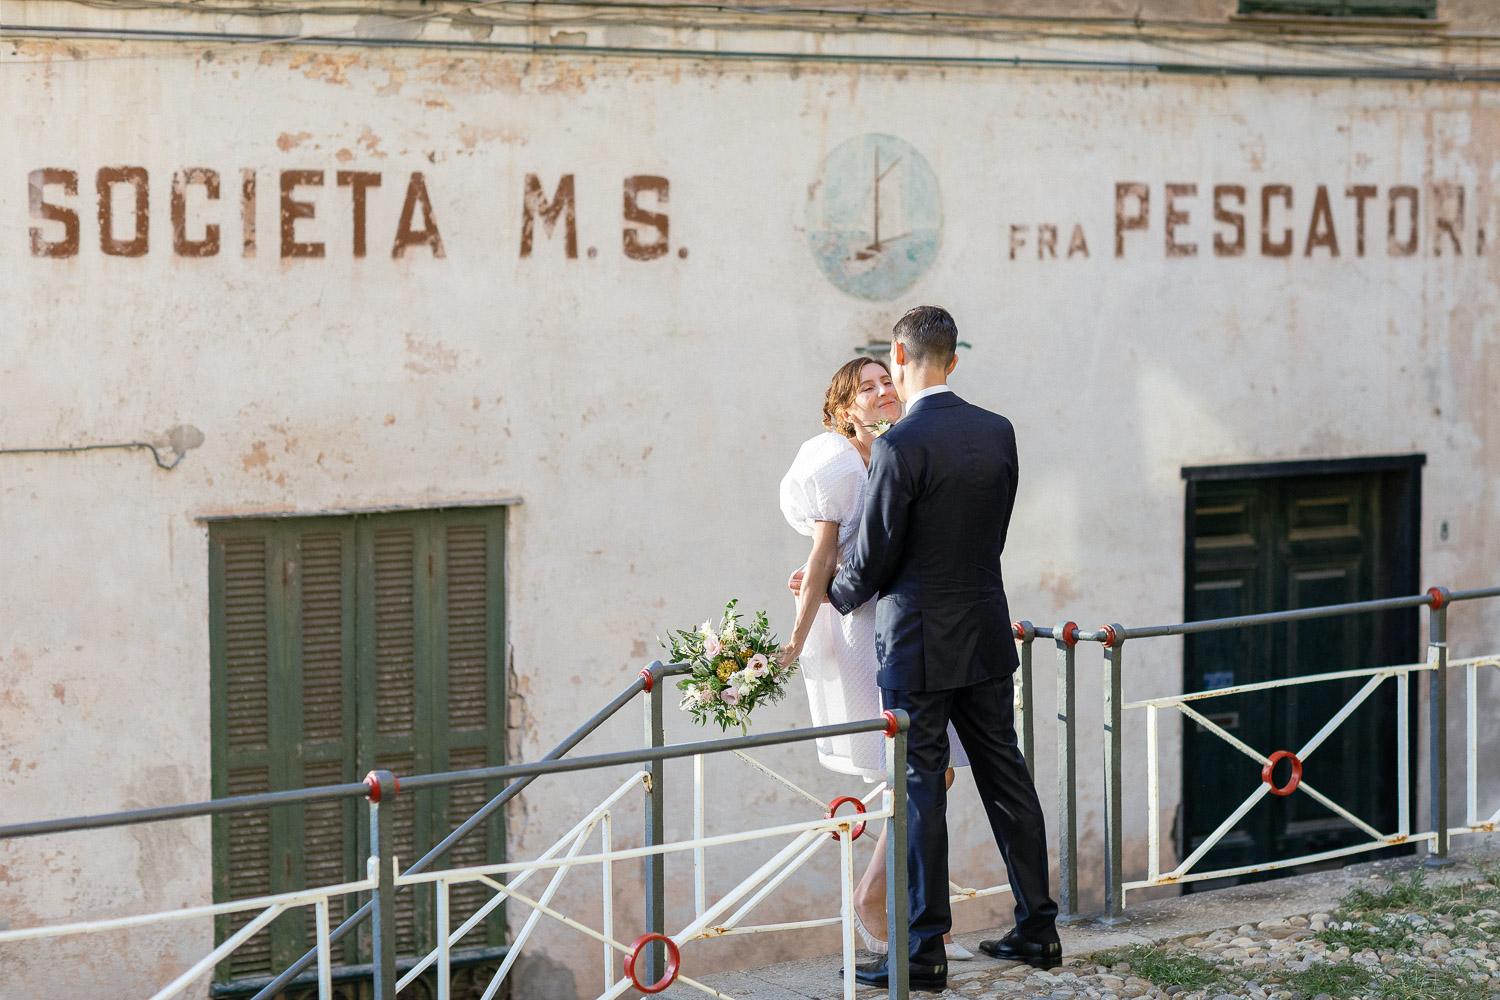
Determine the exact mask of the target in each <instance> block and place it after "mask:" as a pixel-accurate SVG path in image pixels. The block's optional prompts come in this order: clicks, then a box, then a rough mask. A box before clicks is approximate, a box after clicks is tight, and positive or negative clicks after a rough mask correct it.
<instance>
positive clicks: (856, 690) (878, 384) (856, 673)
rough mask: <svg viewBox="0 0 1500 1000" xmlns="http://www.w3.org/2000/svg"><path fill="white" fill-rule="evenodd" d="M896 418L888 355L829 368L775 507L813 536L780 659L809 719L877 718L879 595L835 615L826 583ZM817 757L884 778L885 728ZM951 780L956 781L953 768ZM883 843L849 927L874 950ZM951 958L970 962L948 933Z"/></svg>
mask: <svg viewBox="0 0 1500 1000" xmlns="http://www.w3.org/2000/svg"><path fill="white" fill-rule="evenodd" d="M900 419H901V400H900V399H899V398H898V397H897V395H896V388H895V386H894V385H893V384H892V383H891V373H890V369H889V368H887V367H886V364H885V362H884V361H879V360H876V359H874V358H856V359H855V360H853V361H850V362H848V363H847V364H845V365H844V366H843V367H841V368H840V369H839V370H838V371H836V372H834V374H833V380H832V381H831V382H829V384H828V391H827V392H825V393H824V395H823V426H824V427H826V428H828V433H826V434H819V435H818V436H817V437H815V438H813V439H812V440H810V441H807V442H806V443H804V444H803V445H802V447H801V448H800V449H799V450H798V451H797V457H796V459H795V460H794V461H793V462H792V467H791V469H790V470H788V472H787V474H786V477H785V478H784V479H782V481H781V511H782V513H783V514H785V515H786V519H787V521H789V522H790V523H791V525H792V527H793V528H795V529H797V531H799V532H801V533H802V534H804V535H808V536H810V537H811V538H812V554H811V555H810V556H808V559H807V566H806V568H805V575H804V577H803V580H802V588H801V592H800V593H799V595H798V597H797V623H796V626H795V627H794V628H793V630H792V641H791V642H790V643H788V644H787V646H786V647H784V649H783V651H782V659H783V662H787V663H790V662H791V661H792V660H796V659H800V660H801V661H802V662H801V670H802V677H803V679H804V680H805V681H806V682H807V697H808V701H809V702H811V706H812V717H813V725H815V726H827V725H833V724H836V723H840V722H849V721H853V720H857V719H870V718H874V717H876V716H878V715H879V714H880V688H879V686H878V685H877V684H876V683H875V673H876V669H877V666H878V665H877V662H876V658H875V601H874V600H871V601H870V602H869V603H867V604H865V605H863V606H861V607H859V608H856V609H855V610H854V612H853V613H852V614H849V615H847V616H841V615H839V614H838V613H837V612H836V611H834V610H833V607H832V606H831V605H828V604H825V603H824V600H823V599H824V597H825V596H826V595H827V593H828V584H829V583H830V582H831V581H832V580H833V577H834V574H835V573H836V572H837V570H838V567H839V564H840V563H842V562H843V561H844V560H845V559H846V558H848V556H849V555H850V553H851V552H852V551H853V549H854V542H855V536H856V535H857V534H858V532H859V521H860V516H861V514H862V513H863V511H864V495H865V476H866V473H867V469H868V466H869V463H870V444H871V443H872V442H873V441H874V440H875V438H876V437H878V436H879V435H880V434H881V433H882V432H883V431H884V429H885V426H887V425H889V424H894V423H895V422H896V421H898V420H900ZM948 742H949V746H951V747H952V751H951V755H952V759H951V763H952V764H953V765H955V766H957V767H964V766H967V765H968V763H969V761H968V758H967V757H966V756H965V755H964V752H963V748H962V745H961V744H960V742H959V740H958V739H957V738H956V736H954V734H953V733H952V731H951V727H950V731H949V741H948ZM817 749H818V762H819V763H820V764H822V765H823V766H824V767H826V768H828V769H829V770H832V771H837V772H839V773H840V774H850V775H856V776H859V777H862V778H864V779H865V780H866V781H869V782H875V781H882V780H884V778H885V738H884V736H883V735H882V734H881V733H878V732H874V733H859V734H857V735H854V736H838V737H834V738H832V739H822V740H819V741H818V743H817ZM947 782H948V785H949V786H950V787H951V786H952V784H953V768H952V767H949V768H948V774H947ZM885 839H886V832H885V830H884V829H882V830H881V834H880V842H879V843H878V844H876V846H875V856H874V857H873V858H871V859H870V865H869V867H868V868H866V869H865V873H864V876H863V877H862V878H861V879H860V882H859V886H858V888H856V889H855V892H854V925H855V928H856V929H857V930H858V931H859V934H860V937H862V938H863V939H864V942H865V946H866V947H867V948H869V949H870V950H871V951H874V952H877V953H880V954H884V953H885V952H886V951H887V945H886V942H885V940H884V937H885ZM944 941H945V942H947V950H948V957H949V958H950V959H955V960H967V959H971V958H973V957H974V956H973V954H972V953H971V952H969V951H968V950H967V949H965V948H964V947H963V946H962V945H959V944H955V943H954V942H953V939H952V936H951V935H949V936H946V937H945V938H944Z"/></svg>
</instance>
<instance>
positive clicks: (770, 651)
mask: <svg viewBox="0 0 1500 1000" xmlns="http://www.w3.org/2000/svg"><path fill="white" fill-rule="evenodd" d="M737 603H739V602H738V601H730V602H729V603H728V604H726V605H725V606H724V617H723V619H722V620H720V622H719V624H718V625H717V627H716V626H715V625H714V622H713V619H709V620H708V621H706V622H704V623H703V624H702V625H699V626H698V628H697V629H696V630H694V631H692V632H686V631H679V632H669V633H667V639H666V640H662V643H661V644H662V646H664V647H665V648H666V649H667V650H669V651H670V652H671V654H672V661H673V662H674V663H687V664H691V665H692V668H693V672H692V673H691V674H689V675H688V676H686V677H684V678H683V679H682V680H680V681H678V682H677V689H678V690H679V691H681V692H683V695H682V702H681V704H680V705H679V706H678V707H679V708H681V709H682V710H683V711H684V712H691V713H692V715H693V721H694V722H696V723H698V725H700V726H706V725H708V724H709V723H710V722H714V723H717V724H718V726H719V728H720V729H724V730H727V729H728V728H729V727H730V726H731V725H735V726H739V727H740V730H741V731H742V732H749V731H750V712H751V711H752V710H753V709H754V708H755V706H756V705H760V704H771V703H774V702H777V701H780V700H781V698H782V696H783V695H785V694H786V685H787V681H788V680H790V678H791V676H792V674H793V673H794V672H795V671H796V669H797V664H795V663H792V664H789V665H787V666H782V665H781V664H780V663H779V662H777V659H776V653H777V650H778V649H779V648H780V647H778V646H777V644H776V637H775V636H774V635H772V634H771V623H770V622H769V621H767V619H766V613H765V612H764V611H760V612H757V613H756V615H755V620H754V621H753V622H751V623H750V625H748V626H746V625H741V624H740V616H739V615H738V614H737V613H736V612H735V610H734V606H735V605H736V604H737Z"/></svg>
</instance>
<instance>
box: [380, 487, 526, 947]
mask: <svg viewBox="0 0 1500 1000" xmlns="http://www.w3.org/2000/svg"><path fill="white" fill-rule="evenodd" d="M503 518H504V512H503V510H500V509H495V510H486V511H477V512H470V511H461V512H439V511H432V512H422V513H412V514H393V515H382V516H375V517H371V518H369V519H368V520H366V521H362V522H361V525H360V533H359V539H360V541H359V546H360V551H361V553H362V554H361V560H362V563H361V566H362V572H361V580H362V581H363V582H362V584H361V588H362V596H361V606H362V607H368V609H369V610H368V613H367V614H368V618H367V619H364V618H362V621H366V620H367V621H368V623H369V624H368V627H363V626H362V630H361V634H362V637H363V636H368V643H367V644H363V643H362V645H361V653H360V657H361V677H362V678H367V679H368V681H367V683H364V684H363V685H362V691H363V692H365V693H362V695H361V699H362V700H361V709H362V716H361V718H362V726H363V729H364V732H363V736H362V740H363V742H362V746H364V747H366V748H368V749H367V750H366V751H364V752H363V753H362V759H366V760H373V761H374V762H375V764H374V765H372V766H376V765H378V766H380V767H384V768H386V769H388V770H391V771H394V772H396V773H397V774H398V775H404V774H426V773H431V772H434V771H444V770H461V769H466V768H472V767H484V766H486V765H489V764H497V763H503V761H504V674H503V669H502V655H503V649H504V635H503V626H504V620H505V618H504V606H503V584H504V548H503V545H504V541H503V539H504V520H503ZM366 719H367V720H369V721H368V724H365V723H364V722H363V720H366ZM498 791H499V786H496V785H491V786H488V787H486V786H480V785H474V786H466V787H461V788H454V789H448V790H428V791H423V792H418V793H409V794H405V795H402V796H400V797H398V799H397V807H396V816H395V827H396V830H395V834H396V847H395V850H396V855H397V857H398V859H399V860H400V861H401V864H402V867H403V868H405V867H407V866H409V865H410V864H411V863H412V862H414V861H416V860H417V858H418V857H420V856H421V855H424V854H426V853H427V851H429V850H431V849H432V847H433V846H435V845H436V844H437V843H439V842H440V841H441V840H442V839H443V838H444V837H446V836H447V835H448V833H449V832H451V831H452V830H453V828H455V827H456V826H458V825H459V824H460V823H462V822H463V821H464V820H466V819H467V818H468V817H469V816H471V815H473V813H474V812H475V811H476V810H478V809H479V808H480V807H481V806H483V805H484V803H485V802H487V801H489V798H490V797H491V796H492V795H494V794H496V793H497V792H498ZM503 823H504V819H503V816H501V815H496V816H493V817H491V818H490V819H489V820H488V821H487V822H486V823H485V825H484V828H483V829H481V830H478V831H475V832H474V833H473V834H471V835H470V836H469V837H468V838H466V839H465V840H464V841H463V842H461V843H460V844H459V845H458V847H456V848H455V849H454V850H453V851H451V852H450V855H451V857H449V858H445V859H444V860H443V861H442V862H440V864H441V865H442V866H443V867H451V866H456V865H471V864H478V863H482V862H485V861H498V860H502V859H503V857H504V825H503ZM492 895H493V893H491V892H490V891H487V890H485V889H483V888H480V887H478V886H473V887H465V888H463V889H460V890H459V891H458V892H456V893H455V895H454V899H453V905H452V912H451V917H452V919H453V923H454V924H455V925H456V924H457V923H458V922H460V920H462V919H463V918H465V917H467V916H468V915H470V914H472V913H473V912H474V910H475V909H477V908H478V907H479V906H480V905H482V904H483V903H484V902H485V901H486V900H488V899H489V898H490V897H491V896H492ZM434 903H435V894H434V891H433V890H432V888H431V887H429V886H422V887H417V888H416V889H415V891H411V892H410V893H409V894H408V893H403V894H402V897H401V898H400V899H399V901H398V905H397V910H396V937H397V941H398V943H399V945H400V948H401V950H402V952H403V953H406V954H411V953H415V952H416V951H417V950H419V949H426V948H431V947H433V946H434V945H435V944H436V941H435V939H434V933H433V919H434V914H435V910H434ZM503 935H504V925H503V914H501V913H500V912H499V911H498V910H496V911H495V916H494V918H493V919H491V920H489V921H487V922H486V925H485V928H484V930H483V932H481V931H478V930H475V931H471V932H470V934H469V935H468V936H467V937H466V938H465V939H464V940H463V942H462V944H463V945H464V946H472V945H481V944H487V943H488V944H496V943H500V942H501V941H503Z"/></svg>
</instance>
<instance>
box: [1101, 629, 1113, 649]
mask: <svg viewBox="0 0 1500 1000" xmlns="http://www.w3.org/2000/svg"><path fill="white" fill-rule="evenodd" d="M1099 631H1100V632H1103V633H1104V648H1105V649H1109V648H1110V647H1111V646H1113V645H1114V644H1115V627H1114V626H1113V625H1101V626H1099Z"/></svg>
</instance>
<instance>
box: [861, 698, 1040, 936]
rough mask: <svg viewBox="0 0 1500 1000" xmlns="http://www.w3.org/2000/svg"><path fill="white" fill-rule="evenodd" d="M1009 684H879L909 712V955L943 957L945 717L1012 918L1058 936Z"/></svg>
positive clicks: (947, 920)
mask: <svg viewBox="0 0 1500 1000" xmlns="http://www.w3.org/2000/svg"><path fill="white" fill-rule="evenodd" d="M1013 691H1014V689H1013V687H1012V682H1011V677H1010V675H1006V676H1004V677H998V678H994V679H991V680H987V681H981V682H979V683H978V684H973V685H970V686H968V687H962V688H953V689H951V690H947V691H897V690H893V689H890V688H882V689H881V700H882V701H883V702H884V704H885V707H886V708H888V709H894V708H900V709H905V711H906V713H907V714H908V715H910V716H911V729H910V730H909V731H908V733H907V737H906V740H907V742H906V794H907V807H906V823H907V850H906V874H907V886H908V898H909V901H910V912H911V941H910V945H911V952H910V954H911V960H912V961H913V962H920V963H922V964H924V965H941V964H943V963H944V962H945V961H946V958H945V956H944V953H943V935H944V934H946V933H947V932H948V931H949V930H950V929H951V928H952V926H953V917H952V913H951V911H950V909H949V904H948V823H947V806H948V802H947V789H946V788H945V787H944V781H943V777H944V772H945V771H946V770H947V768H948V723H949V722H950V721H951V722H952V723H953V728H954V731H955V732H957V733H958V738H959V741H960V742H962V743H963V747H964V750H965V752H967V753H968V755H969V763H970V766H971V768H972V769H973V772H974V784H975V785H976V786H977V787H978V789H979V796H980V798H981V800H982V801H983V802H984V809H985V812H986V813H987V814H988V816H989V820H990V829H991V830H992V831H993V832H994V835H995V843H996V845H997V846H998V847H999V848H1000V857H1001V858H1002V859H1003V860H1004V861H1005V869H1006V871H1007V873H1009V875H1010V887H1011V893H1012V894H1013V895H1014V897H1015V900H1016V928H1017V929H1018V930H1019V931H1020V932H1021V934H1022V935H1023V936H1024V937H1026V938H1027V939H1028V940H1031V941H1036V942H1039V943H1050V942H1053V941H1056V940H1057V939H1058V938H1057V927H1056V920H1057V903H1056V902H1054V901H1053V899H1052V897H1051V895H1050V894H1049V878H1048V872H1047V834H1046V829H1045V823H1044V820H1043V817H1042V805H1041V802H1040V801H1039V800H1038V799H1037V794H1036V785H1035V784H1034V783H1033V782H1032V780H1031V772H1030V771H1028V770H1027V768H1026V760H1025V758H1024V757H1022V755H1021V748H1020V747H1019V746H1018V745H1017V741H1016V727H1015V703H1014V700H1013V699H1014V695H1013Z"/></svg>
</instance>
